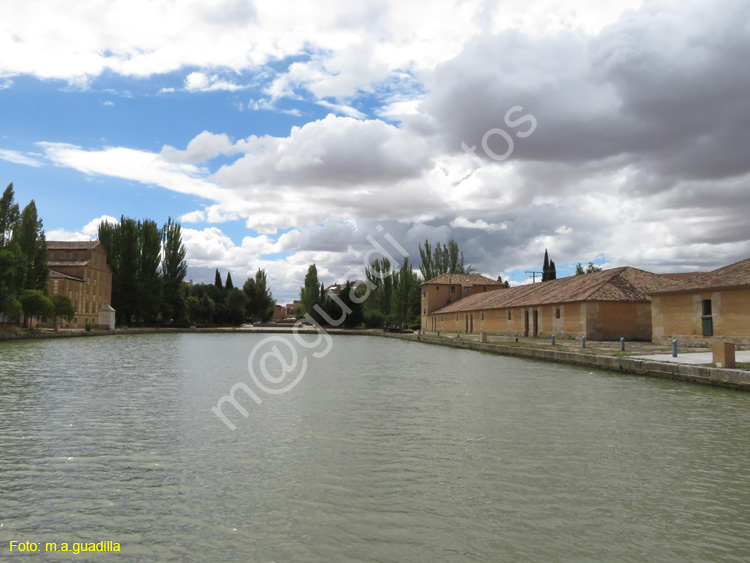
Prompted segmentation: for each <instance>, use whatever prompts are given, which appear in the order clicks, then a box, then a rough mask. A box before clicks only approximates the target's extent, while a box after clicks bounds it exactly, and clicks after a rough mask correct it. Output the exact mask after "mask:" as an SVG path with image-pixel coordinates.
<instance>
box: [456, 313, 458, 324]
mask: <svg viewBox="0 0 750 563" xmlns="http://www.w3.org/2000/svg"><path fill="white" fill-rule="evenodd" d="M456 322H458V314H456Z"/></svg>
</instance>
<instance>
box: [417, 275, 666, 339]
mask: <svg viewBox="0 0 750 563" xmlns="http://www.w3.org/2000/svg"><path fill="white" fill-rule="evenodd" d="M675 283H679V282H677V281H675V280H674V279H670V278H667V277H665V276H660V275H658V274H652V273H651V272H646V271H644V270H638V269H636V268H628V267H625V268H614V269H612V270H606V271H603V272H596V273H591V274H584V275H580V276H571V277H568V278H561V279H558V280H552V281H547V282H543V283H536V284H529V285H522V286H517V287H513V288H509V289H503V290H501V291H492V292H491V293H488V292H485V291H481V292H474V291H473V292H471V293H470V292H465V293H466V294H467V296H466V297H464V298H462V299H457V300H454V301H453V302H451V303H447V304H446V305H444V306H443V307H440V308H436V309H434V310H431V311H430V310H427V313H426V314H425V315H424V316H423V321H422V329H423V330H426V331H444V332H459V333H462V332H464V333H473V332H487V333H490V334H501V335H507V336H530V337H533V336H550V335H552V334H555V335H558V336H573V337H578V338H580V337H582V336H585V337H586V338H589V339H592V340H617V339H619V338H621V337H625V338H627V339H629V340H651V336H652V326H651V324H652V320H651V303H650V298H649V296H648V292H649V291H651V290H656V289H662V288H665V287H669V286H672V285H673V284H675ZM423 299H424V295H423Z"/></svg>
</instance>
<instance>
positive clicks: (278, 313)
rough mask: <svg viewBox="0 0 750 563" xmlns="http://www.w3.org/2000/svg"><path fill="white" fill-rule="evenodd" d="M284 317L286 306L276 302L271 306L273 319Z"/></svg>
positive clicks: (280, 319)
mask: <svg viewBox="0 0 750 563" xmlns="http://www.w3.org/2000/svg"><path fill="white" fill-rule="evenodd" d="M285 318H286V307H285V306H284V305H279V304H278V303H277V304H275V305H274V306H273V320H274V321H283V320H284V319H285Z"/></svg>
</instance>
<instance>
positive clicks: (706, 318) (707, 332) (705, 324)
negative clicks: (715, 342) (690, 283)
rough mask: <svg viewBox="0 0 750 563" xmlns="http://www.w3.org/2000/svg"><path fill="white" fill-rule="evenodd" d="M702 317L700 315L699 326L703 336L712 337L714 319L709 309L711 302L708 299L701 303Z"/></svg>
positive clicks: (710, 308)
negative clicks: (700, 325)
mask: <svg viewBox="0 0 750 563" xmlns="http://www.w3.org/2000/svg"><path fill="white" fill-rule="evenodd" d="M702 309H703V311H702V313H703V314H702V315H701V324H702V328H703V336H713V335H714V317H713V310H712V307H711V300H710V299H704V300H703V302H702Z"/></svg>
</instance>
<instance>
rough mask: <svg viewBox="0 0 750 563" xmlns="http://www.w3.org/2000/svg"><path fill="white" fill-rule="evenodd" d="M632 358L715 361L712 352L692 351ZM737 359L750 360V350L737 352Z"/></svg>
mask: <svg viewBox="0 0 750 563" xmlns="http://www.w3.org/2000/svg"><path fill="white" fill-rule="evenodd" d="M630 357H631V358H639V359H642V360H653V361H655V362H672V363H675V364H693V365H700V364H712V363H714V356H713V353H712V352H692V353H690V354H680V353H679V352H678V354H677V357H676V358H673V357H672V354H654V355H652V356H630ZM735 361H737V362H750V350H743V351H739V352H735Z"/></svg>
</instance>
